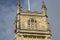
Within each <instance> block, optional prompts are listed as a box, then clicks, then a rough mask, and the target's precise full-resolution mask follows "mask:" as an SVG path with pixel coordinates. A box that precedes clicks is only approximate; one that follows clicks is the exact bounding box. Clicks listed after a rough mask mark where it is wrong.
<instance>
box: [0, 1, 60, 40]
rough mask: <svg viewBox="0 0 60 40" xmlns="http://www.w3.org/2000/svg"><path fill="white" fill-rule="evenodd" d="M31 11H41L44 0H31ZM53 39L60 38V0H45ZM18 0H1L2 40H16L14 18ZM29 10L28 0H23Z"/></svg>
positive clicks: (24, 6) (24, 8) (0, 28)
mask: <svg viewBox="0 0 60 40" xmlns="http://www.w3.org/2000/svg"><path fill="white" fill-rule="evenodd" d="M30 2H31V11H41V4H42V0H30ZM45 3H46V7H47V9H48V10H47V15H48V21H49V23H50V28H51V32H52V38H53V40H59V39H60V31H59V30H60V0H45ZM16 4H17V0H0V40H14V32H13V31H14V30H13V29H14V28H13V27H14V25H13V22H14V19H15V16H16ZM21 5H22V8H23V10H27V0H21Z"/></svg>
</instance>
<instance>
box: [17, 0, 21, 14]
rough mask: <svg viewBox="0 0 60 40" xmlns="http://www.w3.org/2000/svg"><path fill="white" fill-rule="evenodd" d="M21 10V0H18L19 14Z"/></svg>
mask: <svg viewBox="0 0 60 40" xmlns="http://www.w3.org/2000/svg"><path fill="white" fill-rule="evenodd" d="M20 11H21V4H20V0H18V3H17V14H18V13H20Z"/></svg>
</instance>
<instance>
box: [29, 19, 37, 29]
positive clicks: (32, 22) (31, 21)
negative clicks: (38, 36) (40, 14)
mask: <svg viewBox="0 0 60 40" xmlns="http://www.w3.org/2000/svg"><path fill="white" fill-rule="evenodd" d="M36 27H37V22H36V20H35V19H33V18H31V19H29V20H28V28H29V29H36Z"/></svg>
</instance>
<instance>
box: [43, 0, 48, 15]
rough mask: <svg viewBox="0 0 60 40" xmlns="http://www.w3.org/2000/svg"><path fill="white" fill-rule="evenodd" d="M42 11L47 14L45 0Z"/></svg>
mask: <svg viewBox="0 0 60 40" xmlns="http://www.w3.org/2000/svg"><path fill="white" fill-rule="evenodd" d="M42 13H43V14H44V15H45V16H47V8H46V5H45V2H44V0H43V1H42Z"/></svg>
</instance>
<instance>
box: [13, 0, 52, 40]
mask: <svg viewBox="0 0 60 40" xmlns="http://www.w3.org/2000/svg"><path fill="white" fill-rule="evenodd" d="M47 18H48V16H47V8H46V5H45V3H44V1H43V2H42V8H41V12H37V11H34V12H31V11H22V10H21V4H20V0H18V3H17V14H16V19H15V22H14V26H15V27H14V29H15V30H14V31H15V39H14V40H52V38H51V37H52V35H51V31H50V28H49V22H48V19H47Z"/></svg>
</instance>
